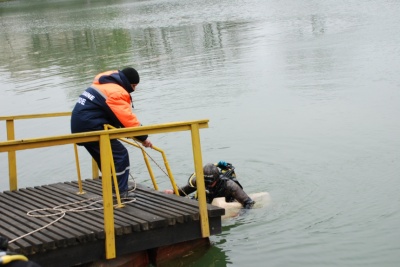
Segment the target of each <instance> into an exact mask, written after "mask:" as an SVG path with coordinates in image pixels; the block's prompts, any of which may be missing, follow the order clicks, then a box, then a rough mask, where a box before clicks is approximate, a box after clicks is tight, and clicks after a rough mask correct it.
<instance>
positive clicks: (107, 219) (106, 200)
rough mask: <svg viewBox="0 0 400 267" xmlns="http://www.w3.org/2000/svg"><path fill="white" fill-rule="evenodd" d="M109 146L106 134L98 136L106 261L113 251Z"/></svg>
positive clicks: (112, 254) (111, 257)
mask: <svg viewBox="0 0 400 267" xmlns="http://www.w3.org/2000/svg"><path fill="white" fill-rule="evenodd" d="M111 153H112V152H111V145H110V139H109V136H108V135H107V134H103V135H101V136H100V158H101V173H102V179H101V181H102V186H103V206H104V231H105V233H106V243H105V250H106V259H113V258H115V256H116V251H115V233H114V208H113V200H112V184H111V160H110V159H111Z"/></svg>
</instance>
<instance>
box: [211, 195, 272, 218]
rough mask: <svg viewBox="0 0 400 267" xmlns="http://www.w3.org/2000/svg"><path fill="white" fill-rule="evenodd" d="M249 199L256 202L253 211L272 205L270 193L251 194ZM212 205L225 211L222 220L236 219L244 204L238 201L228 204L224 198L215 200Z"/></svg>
mask: <svg viewBox="0 0 400 267" xmlns="http://www.w3.org/2000/svg"><path fill="white" fill-rule="evenodd" d="M249 197H250V198H251V199H252V200H254V201H255V202H256V203H255V204H254V206H253V209H257V208H261V207H265V206H267V205H268V204H269V203H271V196H270V194H269V193H268V192H259V193H253V194H249ZM211 204H212V205H214V206H218V207H221V208H224V209H225V215H224V216H222V217H221V218H222V219H225V218H232V217H236V216H237V215H238V214H239V212H240V210H241V209H242V204H240V203H239V202H237V201H235V202H226V201H225V198H224V197H218V198H214V199H213V201H212V202H211Z"/></svg>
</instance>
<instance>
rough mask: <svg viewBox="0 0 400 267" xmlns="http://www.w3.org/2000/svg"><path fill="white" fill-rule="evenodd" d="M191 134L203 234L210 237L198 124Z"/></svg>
mask: <svg viewBox="0 0 400 267" xmlns="http://www.w3.org/2000/svg"><path fill="white" fill-rule="evenodd" d="M191 133H192V148H193V158H194V168H195V173H196V186H197V194H198V197H199V201H198V202H199V210H200V224H201V233H202V236H203V237H209V236H210V228H209V222H208V214H207V201H206V187H205V185H204V173H203V162H202V156H201V146H200V132H199V125H198V124H192V125H191Z"/></svg>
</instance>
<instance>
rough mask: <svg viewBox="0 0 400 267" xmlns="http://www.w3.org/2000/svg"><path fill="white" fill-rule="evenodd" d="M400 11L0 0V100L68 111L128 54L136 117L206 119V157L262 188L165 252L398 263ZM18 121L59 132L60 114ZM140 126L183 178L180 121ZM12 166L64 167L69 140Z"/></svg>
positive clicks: (63, 174) (42, 175)
mask: <svg viewBox="0 0 400 267" xmlns="http://www.w3.org/2000/svg"><path fill="white" fill-rule="evenodd" d="M399 13H400V2H399V1H395V0H387V1H378V0H376V1H374V0H369V1H362V0H350V1H333V0H319V1H317V0H314V1H313V0H309V1H295V0H281V1H278V0H241V1H239V0H230V1H228V0H222V1H211V0H203V1H201V0H192V1H189V0H180V1H171V0H164V1H162V0H153V1H127V0H126V1H96V0H92V1H89V0H87V1H83V0H79V1H78V0H76V1H65V0H59V1H56V0H47V1H44V0H33V1H5V2H0V116H4V115H14V114H29V113H48V112H59V111H70V110H71V109H72V107H73V106H74V104H75V101H76V100H77V97H78V96H79V94H80V93H81V92H82V91H83V90H84V89H85V88H86V87H87V86H88V85H89V84H90V83H91V81H92V79H93V77H94V76H95V75H96V74H97V73H98V72H100V71H104V70H109V69H120V68H123V67H124V66H133V67H135V68H137V69H138V70H139V72H140V74H141V83H140V85H139V86H138V89H137V92H135V93H134V94H133V98H134V104H135V112H136V113H137V115H138V117H139V119H140V120H141V121H142V123H143V124H146V125H148V124H154V123H164V122H173V121H183V120H193V119H205V118H207V119H210V123H209V125H210V128H208V129H204V130H202V131H201V141H202V149H203V160H204V161H205V162H216V161H218V160H220V159H222V160H226V161H228V162H232V163H233V164H234V165H235V166H236V170H237V174H238V176H239V179H240V181H241V183H242V185H243V186H244V187H245V189H246V191H247V192H249V193H253V192H262V191H268V192H269V193H270V194H271V197H272V203H271V204H270V205H266V206H264V207H261V208H258V209H254V210H251V211H250V212H249V213H248V214H246V215H245V216H241V217H238V218H234V219H230V220H225V221H224V222H223V224H224V228H223V232H222V234H221V235H218V236H213V237H211V240H212V242H213V247H212V248H211V249H210V250H208V251H207V252H206V253H205V254H200V255H197V254H194V255H193V256H192V257H186V258H185V259H184V260H182V261H180V262H178V263H176V262H175V263H174V266H260V267H261V266H262V267H264V266H274V267H275V266H285V267H287V266H307V267H319V266H363V267H364V266H385V267H395V266H399V265H400V257H399V256H398V255H399V252H400V194H399V188H400V164H399V161H400V150H399V147H400V139H399V136H400V121H399V119H398V118H399V117H400V75H399V73H400V48H399V43H400V35H399V34H398V32H399V30H400V16H399V15H398V14H399ZM16 131H17V134H16V136H17V138H18V139H20V138H28V137H38V136H48V135H55V134H65V133H69V119H68V118H62V119H46V120H43V121H37V120H36V121H20V122H18V123H17V124H16ZM0 139H1V140H4V139H6V133H5V124H4V123H3V124H2V125H0ZM151 140H152V141H153V143H154V144H155V145H157V146H158V147H161V148H162V149H164V150H165V151H166V153H167V156H168V159H169V162H170V165H171V168H172V171H173V173H174V175H175V178H176V179H177V181H178V182H179V184H184V183H185V182H186V180H187V178H188V176H189V175H190V173H191V172H192V169H193V163H192V152H191V145H190V136H189V135H188V134H186V133H176V134H167V135H155V136H152V138H151ZM131 153H132V157H131V162H132V167H133V170H132V174H133V176H134V177H135V178H136V179H137V181H138V182H142V183H145V184H148V185H151V183H150V181H149V179H148V175H147V174H146V173H145V172H144V170H145V167H144V164H143V161H142V160H141V157H140V154H138V153H137V152H136V151H134V150H132V151H131ZM149 153H150V152H149ZM80 155H81V168H82V173H83V176H84V177H89V176H90V171H91V169H90V161H89V157H88V155H87V153H86V152H85V151H84V150H81V151H80ZM154 158H156V159H157V155H154ZM6 160H7V158H6V155H3V154H1V155H0V177H1V179H0V189H1V190H7V188H8V170H7V161H6ZM159 163H162V161H161V160H159ZM155 171H156V170H155ZM18 174H19V186H20V187H27V186H32V185H38V184H47V183H52V182H58V181H65V180H67V181H69V180H72V179H75V176H76V172H75V165H74V154H73V148H72V147H57V148H49V149H41V150H35V151H30V150H27V151H22V152H20V153H18ZM158 181H159V185H160V188H161V189H165V188H169V187H170V186H169V185H168V179H167V178H163V177H160V178H159V179H158Z"/></svg>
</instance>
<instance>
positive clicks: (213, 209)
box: [137, 184, 225, 217]
mask: <svg viewBox="0 0 400 267" xmlns="http://www.w3.org/2000/svg"><path fill="white" fill-rule="evenodd" d="M137 190H138V191H142V192H144V193H146V194H149V193H150V192H151V193H152V194H153V197H160V198H164V199H168V200H169V201H171V202H174V203H176V204H177V205H179V204H184V205H187V206H188V207H191V208H195V209H197V210H198V209H199V206H198V205H199V204H198V202H197V201H196V200H194V199H190V198H187V197H183V196H177V195H175V194H165V193H162V192H159V191H156V190H154V189H152V188H149V187H146V186H144V185H141V184H138V185H137ZM207 210H208V216H209V217H220V216H222V215H225V209H223V208H221V207H217V206H213V205H211V204H207Z"/></svg>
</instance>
